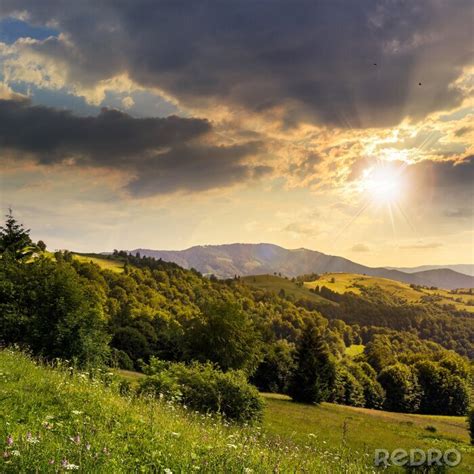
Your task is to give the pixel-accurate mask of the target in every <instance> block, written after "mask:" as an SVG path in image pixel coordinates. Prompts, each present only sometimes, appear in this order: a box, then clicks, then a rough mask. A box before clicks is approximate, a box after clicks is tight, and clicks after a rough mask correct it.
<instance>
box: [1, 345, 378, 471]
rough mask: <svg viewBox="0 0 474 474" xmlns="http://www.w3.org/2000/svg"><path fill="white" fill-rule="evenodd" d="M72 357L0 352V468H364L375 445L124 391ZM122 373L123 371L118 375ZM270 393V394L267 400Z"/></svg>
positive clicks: (106, 374)
mask: <svg viewBox="0 0 474 474" xmlns="http://www.w3.org/2000/svg"><path fill="white" fill-rule="evenodd" d="M101 378H102V379H105V380H106V381H107V380H109V383H108V384H107V383H105V384H104V382H102V381H98V380H97V379H94V378H92V379H91V377H90V375H89V374H86V373H76V372H75V371H74V370H72V369H71V368H68V367H67V365H64V366H62V367H60V368H54V369H52V368H48V367H45V366H42V365H38V364H37V363H35V362H34V361H32V360H31V359H30V358H29V357H27V356H25V355H24V354H22V353H19V352H12V351H10V350H2V351H1V352H0V380H1V384H0V440H1V442H2V443H3V446H2V452H3V455H2V457H1V458H0V472H5V473H27V472H42V473H43V472H46V473H47V472H51V473H53V472H65V471H71V470H74V471H77V472H87V473H90V472H94V473H95V472H100V473H122V472H123V473H129V472H158V473H165V474H171V473H178V472H179V473H190V472H209V473H216V472H218V473H220V472H226V473H252V472H255V473H267V472H318V473H347V472H350V473H359V472H369V471H370V459H369V454H368V453H367V456H364V455H362V454H360V455H359V454H357V455H355V453H354V452H353V451H352V450H351V449H349V448H347V447H346V446H344V445H343V444H334V445H331V446H330V445H329V443H324V442H323V440H321V439H318V438H315V437H314V436H310V435H309V434H308V435H307V436H302V437H301V438H300V439H299V440H296V439H294V437H293V436H291V433H290V434H289V435H288V434H287V433H284V432H282V433H277V432H275V433H271V432H268V433H267V431H266V428H265V426H266V425H264V426H263V428H262V427H259V426H254V427H246V426H236V425H230V424H228V423H226V422H225V421H223V420H220V419H218V418H215V417H210V416H206V415H203V414H198V413H193V412H190V411H189V410H186V409H183V408H180V407H177V406H175V405H173V404H168V403H164V402H160V401H157V400H150V399H146V398H137V397H135V396H133V395H129V396H121V395H119V393H118V388H117V385H118V384H117V382H114V381H113V380H114V377H113V374H111V373H110V374H109V373H103V374H102V377H101ZM115 380H116V378H115ZM270 403H272V402H271V401H270Z"/></svg>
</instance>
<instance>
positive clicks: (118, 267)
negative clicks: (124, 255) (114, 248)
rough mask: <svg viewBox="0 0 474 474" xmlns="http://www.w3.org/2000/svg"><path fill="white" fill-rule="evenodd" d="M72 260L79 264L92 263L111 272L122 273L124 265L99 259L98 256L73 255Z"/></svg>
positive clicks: (112, 260)
mask: <svg viewBox="0 0 474 474" xmlns="http://www.w3.org/2000/svg"><path fill="white" fill-rule="evenodd" d="M74 258H75V259H77V260H79V261H80V262H92V263H95V264H97V265H99V267H100V268H102V269H103V270H111V271H113V272H117V273H122V272H123V267H124V263H123V262H121V261H120V260H115V259H113V258H107V257H101V256H99V255H87V254H78V253H75V254H74Z"/></svg>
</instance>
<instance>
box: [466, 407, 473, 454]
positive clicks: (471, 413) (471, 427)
mask: <svg viewBox="0 0 474 474" xmlns="http://www.w3.org/2000/svg"><path fill="white" fill-rule="evenodd" d="M467 421H468V423H469V434H470V435H471V444H472V445H474V408H471V411H470V412H469V416H468V418H467Z"/></svg>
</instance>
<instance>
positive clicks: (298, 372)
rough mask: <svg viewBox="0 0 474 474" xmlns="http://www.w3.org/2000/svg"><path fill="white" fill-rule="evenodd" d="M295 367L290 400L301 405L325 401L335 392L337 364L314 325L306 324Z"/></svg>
mask: <svg viewBox="0 0 474 474" xmlns="http://www.w3.org/2000/svg"><path fill="white" fill-rule="evenodd" d="M296 364H297V365H296V369H295V371H294V373H293V377H292V380H291V383H290V386H289V390H288V393H289V395H290V396H291V398H292V399H293V400H294V401H295V402H302V403H320V402H322V401H325V400H327V399H328V398H329V397H330V395H331V393H332V391H333V390H334V386H335V382H336V364H335V362H334V360H333V359H332V356H331V354H330V352H329V350H328V347H327V345H326V343H325V342H324V339H323V337H322V335H321V332H320V329H319V328H318V327H317V326H316V325H314V324H308V326H307V327H306V328H305V330H304V332H303V334H302V336H301V338H300V340H299V342H298V346H297V352H296Z"/></svg>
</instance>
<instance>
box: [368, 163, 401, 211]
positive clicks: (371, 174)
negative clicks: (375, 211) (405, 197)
mask: <svg viewBox="0 0 474 474" xmlns="http://www.w3.org/2000/svg"><path fill="white" fill-rule="evenodd" d="M361 185H362V189H363V191H364V192H366V193H368V194H369V195H370V196H371V198H372V200H373V201H375V202H377V203H387V204H389V203H393V202H396V201H397V200H398V199H399V198H400V195H401V192H402V181H401V179H400V175H399V173H397V171H396V170H394V169H393V168H390V167H383V166H374V167H372V168H369V169H367V170H365V172H364V175H363V178H362V182H361Z"/></svg>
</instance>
